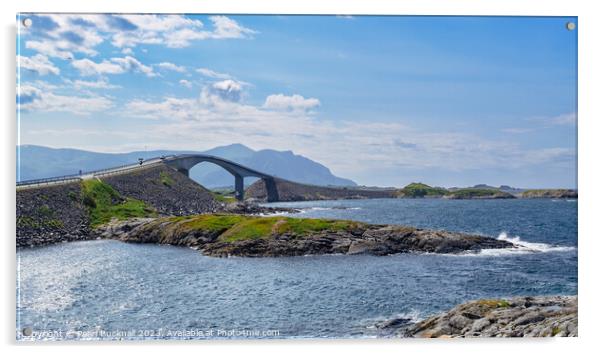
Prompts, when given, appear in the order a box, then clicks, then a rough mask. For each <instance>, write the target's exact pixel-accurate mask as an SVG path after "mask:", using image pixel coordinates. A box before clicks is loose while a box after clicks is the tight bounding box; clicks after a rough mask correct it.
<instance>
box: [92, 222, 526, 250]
mask: <svg viewBox="0 0 602 354" xmlns="http://www.w3.org/2000/svg"><path fill="white" fill-rule="evenodd" d="M94 233H95V235H97V236H98V237H101V238H109V239H118V240H121V241H124V242H133V243H160V244H171V245H177V246H187V247H192V248H195V249H199V250H200V251H201V252H202V253H203V254H204V255H208V256H216V257H228V256H238V257H280V256H302V255H318V254H371V255H378V256H384V255H389V254H394V253H408V252H416V253H451V254H454V253H463V252H478V251H480V250H483V249H492V248H513V247H517V246H515V245H514V244H513V243H511V242H507V241H503V240H497V239H494V238H490V237H484V236H477V235H467V234H463V233H456V232H448V231H436V230H425V229H418V228H414V227H409V226H397V225H371V224H366V223H361V222H356V221H348V220H327V219H301V218H290V217H283V216H270V217H258V216H248V215H238V214H211V215H195V216H184V217H165V218H136V219H130V220H121V221H119V220H113V221H111V222H109V223H107V224H104V225H101V226H99V227H97V228H96V229H95V230H94Z"/></svg>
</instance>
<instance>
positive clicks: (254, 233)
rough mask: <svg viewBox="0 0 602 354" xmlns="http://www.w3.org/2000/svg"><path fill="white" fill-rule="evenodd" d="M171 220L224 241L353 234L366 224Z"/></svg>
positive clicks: (227, 217)
mask: <svg viewBox="0 0 602 354" xmlns="http://www.w3.org/2000/svg"><path fill="white" fill-rule="evenodd" d="M168 220H169V221H176V222H180V225H179V228H183V229H188V230H202V231H210V232H217V233H219V234H220V236H219V238H218V240H219V241H222V242H235V241H242V240H251V239H260V238H270V237H273V236H276V235H282V234H288V235H291V236H293V237H303V236H307V235H309V234H312V233H316V232H321V231H330V232H337V231H350V230H353V229H357V228H360V227H362V226H363V225H364V224H363V223H360V222H356V221H349V220H329V219H299V218H289V217H284V216H271V217H258V216H246V215H235V214H205V215H195V216H187V217H172V218H169V219H168ZM159 222H160V221H159Z"/></svg>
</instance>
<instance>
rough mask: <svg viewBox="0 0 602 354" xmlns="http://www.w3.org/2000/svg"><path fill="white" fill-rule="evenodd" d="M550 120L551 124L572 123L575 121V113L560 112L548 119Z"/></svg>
mask: <svg viewBox="0 0 602 354" xmlns="http://www.w3.org/2000/svg"><path fill="white" fill-rule="evenodd" d="M550 122H551V123H552V124H553V125H574V124H576V123H577V114H575V113H574V112H573V113H568V114H561V115H559V116H556V117H553V118H552V119H550Z"/></svg>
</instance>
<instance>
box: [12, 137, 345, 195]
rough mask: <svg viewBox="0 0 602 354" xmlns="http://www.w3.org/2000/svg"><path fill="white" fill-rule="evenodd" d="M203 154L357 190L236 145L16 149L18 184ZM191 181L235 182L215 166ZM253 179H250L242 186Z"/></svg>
mask: <svg viewBox="0 0 602 354" xmlns="http://www.w3.org/2000/svg"><path fill="white" fill-rule="evenodd" d="M190 153H202V154H208V155H214V156H219V157H222V158H225V159H228V160H231V161H234V162H237V163H240V164H242V165H245V166H248V167H250V168H253V169H256V170H258V171H262V172H265V173H267V174H271V175H274V176H277V177H280V178H284V179H288V180H291V181H295V182H299V183H307V184H315V185H323V186H356V183H355V182H354V181H352V180H350V179H346V178H341V177H337V176H335V175H334V174H332V172H331V171H330V169H328V168H327V167H326V166H324V165H322V164H320V163H318V162H315V161H313V160H311V159H309V158H307V157H304V156H302V155H296V154H295V153H294V152H293V151H290V150H287V151H278V150H273V149H263V150H253V149H251V148H249V147H247V146H245V145H243V144H239V143H235V144H230V145H224V146H217V147H214V148H212V149H209V150H205V151H194V150H181V151H180V150H152V151H131V152H126V153H104V152H94V151H88V150H82V149H74V148H51V147H45V146H40V145H21V146H17V156H18V160H17V180H20V181H24V180H30V179H37V178H47V177H55V176H62V175H69V174H76V173H78V172H79V170H83V171H89V170H96V169H102V168H108V167H113V166H119V165H124V164H128V163H136V162H137V161H138V158H144V159H148V158H151V157H157V156H161V155H171V154H190ZM190 177H191V178H192V179H193V180H195V181H197V182H198V183H200V184H202V185H204V186H206V187H208V188H217V187H228V186H232V185H233V184H234V179H233V178H232V175H230V174H229V173H228V172H227V171H226V170H224V169H222V168H221V167H219V166H217V165H213V164H210V163H202V164H199V165H197V166H195V167H194V168H192V169H191V170H190ZM255 180H256V179H255V178H252V177H249V178H246V179H245V184H246V185H250V184H251V183H253V182H254V181H255Z"/></svg>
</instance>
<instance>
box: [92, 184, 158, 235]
mask: <svg viewBox="0 0 602 354" xmlns="http://www.w3.org/2000/svg"><path fill="white" fill-rule="evenodd" d="M81 193H82V195H81V197H82V202H83V204H84V205H85V206H86V207H87V209H88V212H89V214H90V226H92V227H96V226H98V225H102V224H104V223H107V222H109V221H110V220H111V219H112V218H117V219H119V220H125V219H128V218H134V217H145V216H155V215H156V213H155V211H154V210H153V209H152V208H151V207H149V206H148V205H146V203H144V202H143V201H140V200H137V199H133V198H125V197H122V196H121V195H120V194H119V193H118V192H117V191H116V190H115V189H113V187H111V186H110V185H108V184H106V183H104V182H102V181H100V180H98V179H90V180H85V181H83V182H82V192H81Z"/></svg>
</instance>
